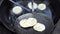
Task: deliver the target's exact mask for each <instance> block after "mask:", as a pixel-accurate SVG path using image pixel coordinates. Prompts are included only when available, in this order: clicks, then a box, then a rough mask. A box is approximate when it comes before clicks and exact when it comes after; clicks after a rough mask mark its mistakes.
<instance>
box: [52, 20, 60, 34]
mask: <svg viewBox="0 0 60 34" xmlns="http://www.w3.org/2000/svg"><path fill="white" fill-rule="evenodd" d="M52 34H60V20H59V21H58V23H57V24H56V27H55V29H54V31H53V33H52Z"/></svg>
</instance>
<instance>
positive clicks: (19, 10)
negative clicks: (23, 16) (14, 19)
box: [12, 6, 22, 14]
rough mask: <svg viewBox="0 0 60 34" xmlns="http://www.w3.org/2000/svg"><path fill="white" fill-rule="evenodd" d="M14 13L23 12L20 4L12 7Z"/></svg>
mask: <svg viewBox="0 0 60 34" xmlns="http://www.w3.org/2000/svg"><path fill="white" fill-rule="evenodd" d="M12 11H13V13H14V14H19V13H21V12H22V8H21V7H20V6H15V7H14V8H13V9H12Z"/></svg>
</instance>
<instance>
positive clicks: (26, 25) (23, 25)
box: [19, 19, 29, 28]
mask: <svg viewBox="0 0 60 34" xmlns="http://www.w3.org/2000/svg"><path fill="white" fill-rule="evenodd" d="M19 24H20V26H21V27H23V28H27V27H29V24H28V23H27V19H23V20H21V21H20V23H19Z"/></svg>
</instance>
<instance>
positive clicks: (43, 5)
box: [38, 3, 46, 10]
mask: <svg viewBox="0 0 60 34" xmlns="http://www.w3.org/2000/svg"><path fill="white" fill-rule="evenodd" d="M38 9H39V10H45V9H46V4H43V3H41V4H39V5H38Z"/></svg>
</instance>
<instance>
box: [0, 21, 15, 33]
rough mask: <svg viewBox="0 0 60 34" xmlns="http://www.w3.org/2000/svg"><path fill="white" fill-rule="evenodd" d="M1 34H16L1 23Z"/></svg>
mask: <svg viewBox="0 0 60 34" xmlns="http://www.w3.org/2000/svg"><path fill="white" fill-rule="evenodd" d="M0 34H15V33H13V32H11V31H9V30H8V29H7V28H5V27H4V25H3V24H2V23H1V22H0Z"/></svg>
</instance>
